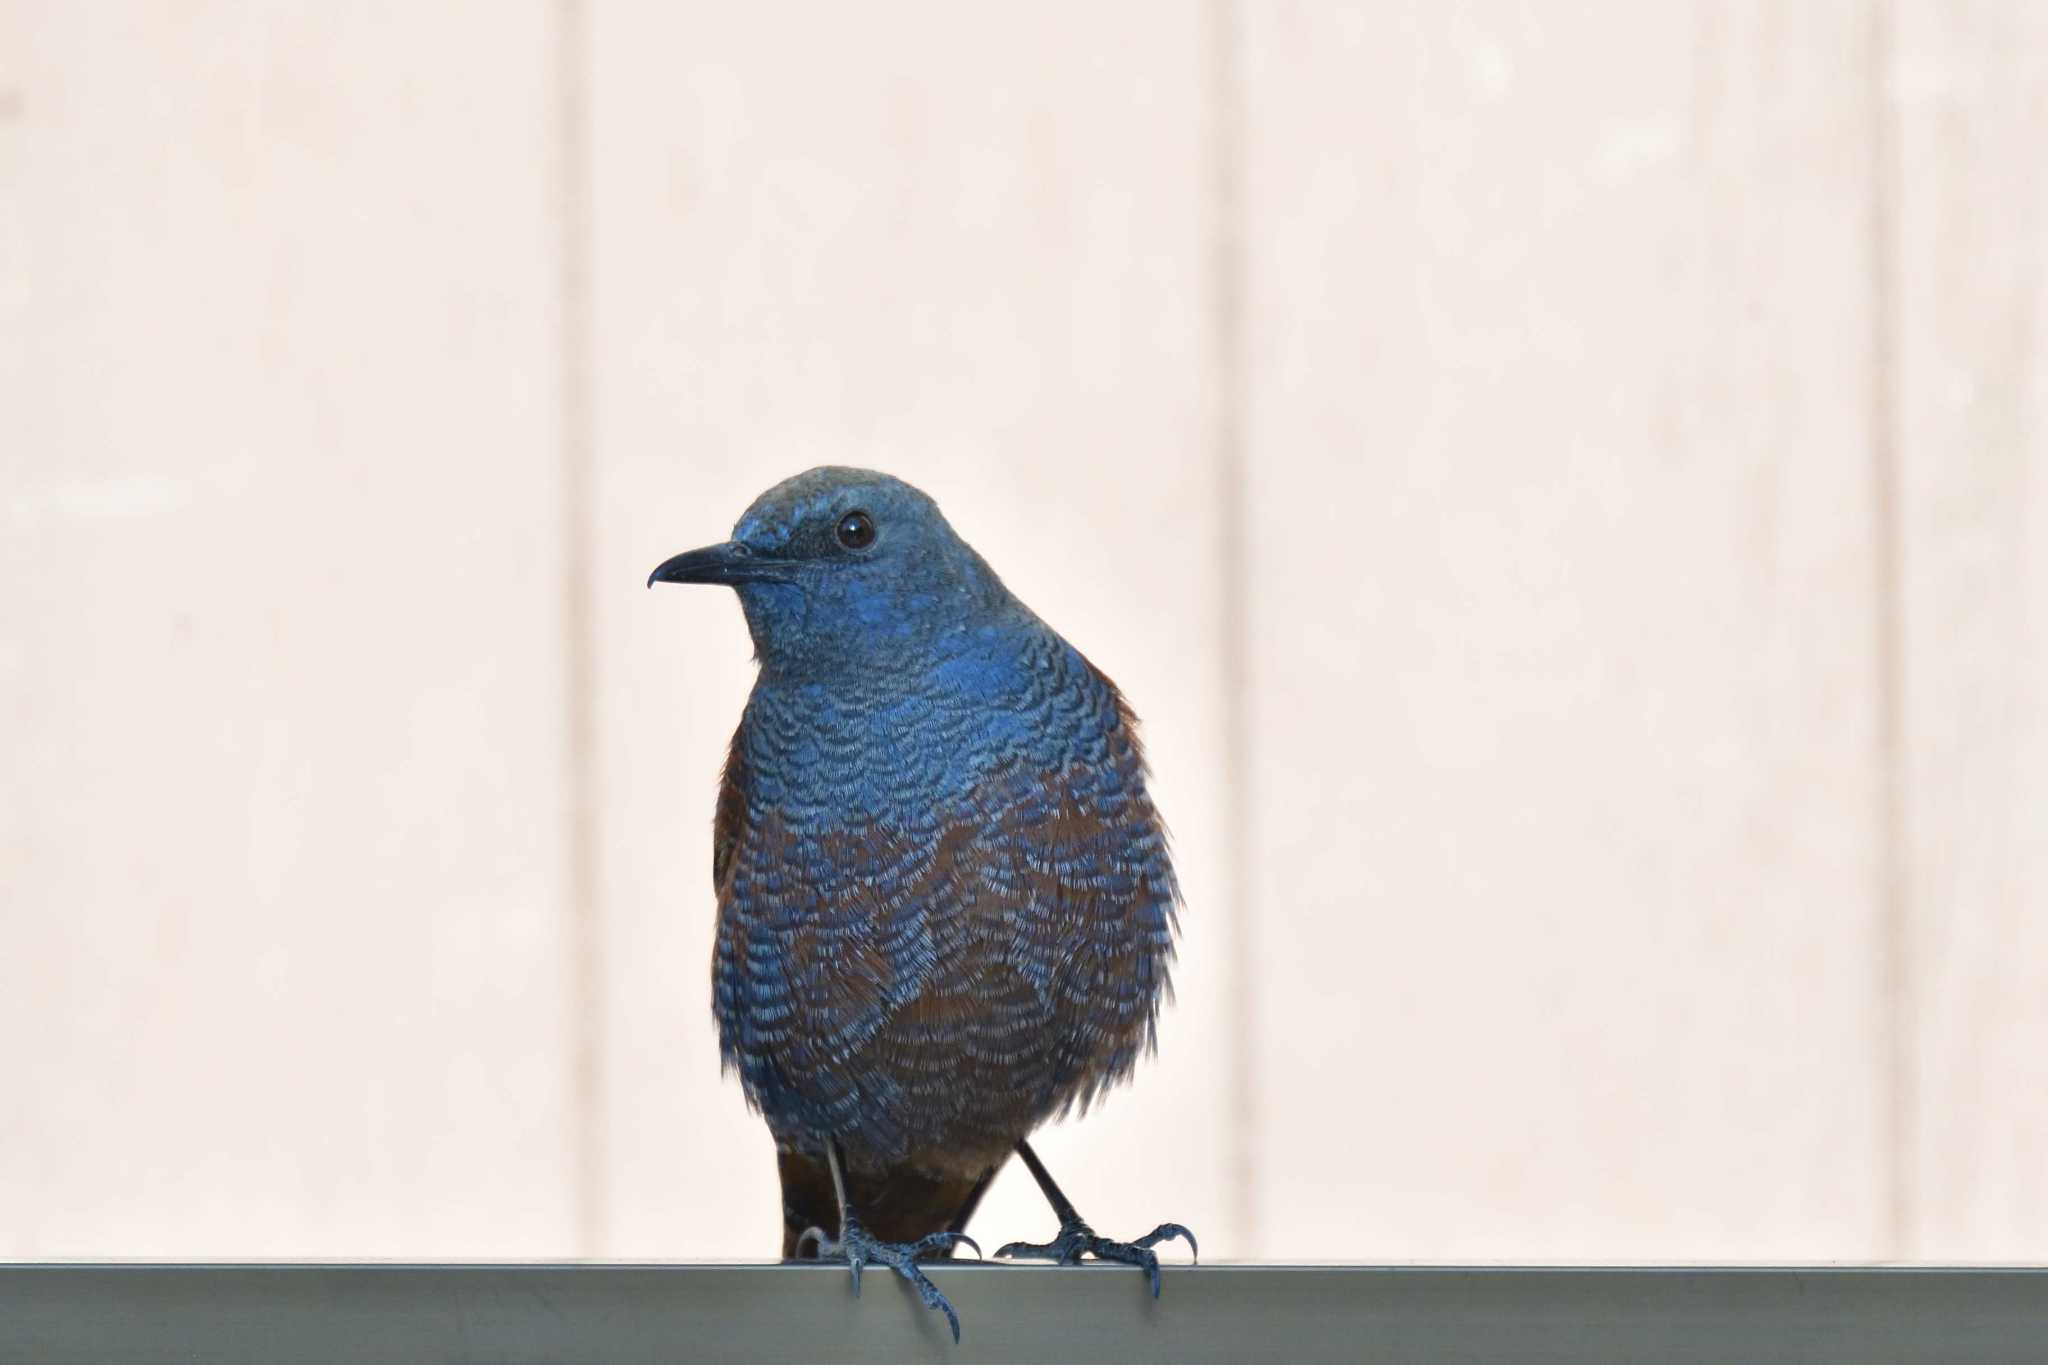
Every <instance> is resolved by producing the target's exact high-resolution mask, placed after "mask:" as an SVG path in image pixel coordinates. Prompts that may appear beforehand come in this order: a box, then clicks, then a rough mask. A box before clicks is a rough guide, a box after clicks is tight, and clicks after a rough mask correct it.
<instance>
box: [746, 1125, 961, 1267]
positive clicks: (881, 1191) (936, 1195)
mask: <svg viewBox="0 0 2048 1365" xmlns="http://www.w3.org/2000/svg"><path fill="white" fill-rule="evenodd" d="M776 1162H777V1165H778V1166H779V1167H780V1169H781V1174H782V1255H783V1257H784V1259H789V1258H792V1257H795V1256H796V1255H797V1245H796V1244H797V1239H798V1238H799V1237H801V1236H803V1234H804V1230H805V1229H806V1228H820V1229H823V1230H824V1232H825V1235H826V1236H828V1237H836V1236H838V1235H839V1200H838V1197H837V1196H836V1195H835V1194H834V1193H833V1191H832V1171H831V1169H830V1168H829V1167H828V1166H827V1165H826V1164H825V1159H824V1158H823V1157H822V1156H818V1157H812V1156H807V1155H803V1154H801V1153H797V1152H789V1151H782V1152H778V1153H776ZM997 1169H998V1167H995V1166H991V1167H989V1168H988V1169H987V1170H985V1171H983V1172H981V1173H980V1174H979V1175H965V1176H953V1175H941V1174H937V1173H934V1172H929V1171H920V1170H916V1169H913V1168H911V1167H909V1166H897V1167H893V1168H891V1169H890V1170H888V1171H885V1172H881V1173H874V1172H865V1171H864V1172H853V1171H848V1172H847V1173H846V1179H847V1190H846V1197H847V1202H848V1203H850V1204H852V1205H853V1208H854V1212H856V1213H858V1214H859V1215H860V1221H861V1225H862V1226H863V1227H865V1228H866V1229H867V1230H868V1232H869V1233H871V1234H872V1235H874V1236H875V1237H876V1238H878V1239H879V1240H881V1241H884V1242H915V1241H916V1240H917V1239H918V1238H920V1237H924V1236H926V1235H928V1234H930V1233H934V1232H964V1231H966V1229H967V1220H968V1219H970V1218H972V1217H973V1216H974V1210H975V1207H976V1206H977V1205H979V1204H980V1203H981V1196H982V1194H983V1192H984V1191H986V1190H987V1189H988V1184H989V1181H991V1180H993V1179H995V1175H996V1171H997ZM817 1254H818V1253H817V1248H816V1246H815V1244H813V1245H811V1246H806V1247H805V1248H804V1251H803V1255H804V1257H805V1258H806V1259H809V1258H812V1257H815V1256H816V1255H817ZM947 1254H949V1255H950V1254H951V1253H950V1252H949V1253H947Z"/></svg>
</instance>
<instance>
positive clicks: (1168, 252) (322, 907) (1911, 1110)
mask: <svg viewBox="0 0 2048 1365" xmlns="http://www.w3.org/2000/svg"><path fill="white" fill-rule="evenodd" d="M2043 145H2048V23H2044V20H2043V18H2042V17H2041V15H2040V13H2039V12H2038V9H2037V7H2035V6H2032V5H2030V4H2029V3H2028V2H2027V0H2004V2H2003V3H1983V4H1977V5H1972V6H1967V7H1964V6H1954V5H1937V4H1932V3H1917V2H1915V0H1901V3H1898V4H1896V5H1880V4H1875V3H1870V4H1855V3H1836V4H1825V5H1806V4H1794V3H1790V2H1789V0H1787V2H1786V3H1781V4H1727V3H1719V2H1718V0H1717V2H1716V3H1705V2H1704V0H1703V2H1702V3H1696V4H1683V5H1681V4H1659V5H1652V6H1643V5H1632V4H1623V3H1618V2H1617V3H1611V4H1602V5H1599V6H1595V7H1593V8H1592V9H1591V10H1586V9H1583V8H1581V9H1578V10H1576V11H1573V12H1567V11H1566V10H1565V9H1564V8H1562V7H1538V8H1531V7H1528V6H1521V5H1507V4H1487V5H1479V6H1467V7H1461V8H1457V9H1455V10H1453V9H1451V8H1448V7H1442V6H1432V5H1407V6H1394V5H1350V4H1334V3H1333V4H1327V5H1317V4H1277V3H1275V4H1260V3H1249V2H1248V0H1247V2H1246V3H1226V2H1224V0H1215V2H1213V3H1210V4H1208V5H1205V6H1195V5H1188V4H1180V3H1169V0H1157V3H1151V4H1127V5H1117V6H1101V5H1083V4H1079V3H1074V4H1060V5H1051V6H1046V5H1040V6H1008V7H995V6H987V7H962V6H954V5H945V4H937V3H933V4H927V5H911V4H893V5H887V6H883V7H881V8H880V9H879V10H878V9H877V8H876V7H873V6H868V7H862V8H861V9H860V11H859V15H858V17H855V15H854V11H853V10H852V8H851V7H837V6H824V5H817V6H783V7H763V6H716V5H693V6H686V7H674V6H656V5H628V4H610V3H601V2H600V0H588V2H587V3H576V2H575V0H520V2H519V3H513V4H488V5H487V4H481V3H473V4H466V5H441V6H388V7H367V6H347V7H335V6H324V5H312V4H305V5H286V4H282V3H274V2H273V3H255V2H254V0H219V2H218V3H212V4H202V5H196V6H185V7H179V8H177V9H175V10H172V9H170V8H168V7H162V6H151V5H132V6H131V5H115V4H101V5H76V4H54V3H47V4H39V3H27V2H26V0H0V566H4V572H0V737H4V741H0V759H4V766H0V898H4V899H0V1082H4V1092H0V1093H4V1096H5V1103H4V1105H0V1256H4V1257H54V1256H72V1255H107V1256H289V1255H322V1256H357V1255H373V1256H410V1257H435V1256H561V1255H611V1256H632V1257H664V1258H690V1257H706V1256H733V1257H751V1256H759V1255H762V1254H765V1253H766V1252H768V1251H769V1250H770V1249H771V1248H772V1245H773V1237H774V1229H775V1224H776V1215H775V1210H774V1195H773V1186H772V1175H771V1170H770V1166H769V1162H768V1160H767V1151H766V1143H765V1138H764V1136H763V1133H762V1131H761V1129H760V1127H759V1125H758V1121H757V1120H755V1119H754V1118H753V1117H751V1116H750V1115H748V1114H747V1113H746V1112H745V1110H744V1108H743V1106H742V1104H741V1102H740V1099H739V1095H738V1093H737V1089H736V1087H735V1086H734V1085H733V1084H731V1083H730V1082H726V1081H722V1080H721V1079H720V1077H719V1075H718V1071H717V1064H716V1058H715V1049H714V1046H713V1043H712V1040H711V1036H710V1021H709V1017H708V1006H707V999H706V997H707V979H706V978H707V968H706V961H707V952H708V944H709V936H710V922H711V901H710V895H709V889H708V880H709V878H708V871H707V863H708V826H709V819H710V809H711V799H712V794H713V782H714V776H715V772H716V767H717V763H718V761H719V759H720V757H721V754H722V749H723V744H724V741H725V738H726V736H727V735H728V733H729V731H730V727H731V724H732V722H733V720H734V718H735V717H736V715H737V712H738V708H739V705H740V703H741V701H742V699H743V697H744V694H745V689H746V686H747V680H748V676H749V665H748V662H747V652H748V651H747V644H746V639H745V632H744V629H743V627H742V625H741V622H740V620H739V615H738V612H737V611H736V610H735V609H734V607H733V606H732V604H731V603H730V602H728V601H723V600H720V599H719V598H717V597H716V596H715V595H713V594H709V593H704V594H686V593H683V592H680V591H677V592H671V593H662V594H650V593H647V592H644V591H642V590H641V588H640V586H639V584H640V582H641V580H642V579H643V578H644V576H645V573H646V570H647V569H648V567H650V566H651V565H652V564H653V563H654V562H655V561H656V560H658V559H660V558H661V557H663V556H665V555H666V554H668V553H671V552H673V551H675V550H678V549H682V548H685V547H687V546H690V545H694V544H698V543H701V542H703V541H705V540H709V539H712V538H715V537H716V536H718V535H719V534H720V533H721V532H722V530H723V529H724V528H725V527H726V526H727V525H728V524H729V523H730V522H731V520H732V519H733V517H734V515H735V514H736V513H737V511H738V510H739V509H740V507H742V506H743V505H744V504H745V502H746V501H747V500H748V499H749V498H750V497H751V496H752V495H753V494H754V493H755V492H757V491H758V490H759V489H760V488H761V487H763V486H765V485H766V484H767V483H769V482H772V481H773V480H775V479H777V478H779V477H781V476H783V475H784V474H787V473H789V472H792V471H794V470H796V469H799V468H802V467H804V466H806V465H808V464H812V463H818V462H822V461H827V460H830V461H842V462H855V463H866V464H873V465H878V466H882V467H886V468H889V469H892V470H894V471H896V472H899V473H901V474H903V475H905V476H907V477H909V478H911V479H913V480H914V481H917V482H919V483H921V484H923V485H925V486H926V487H928V488H929V489H930V490H931V491H932V492H934V493H935V494H937V495H938V496H939V497H940V498H941V499H942V501H944V503H945V504H946V506H947V508H948V509H949V511H950V512H951V514H952V516H953V518H954V520H955V522H956V524H957V525H959V526H960V527H961V528H962V530H963V531H964V532H965V533H966V534H967V535H968V536H969V537H970V538H972V539H973V540H974V541H975V543H976V544H977V545H979V546H980V547H981V548H982V549H983V550H984V551H985V552H986V553H987V555H988V556H989V558H990V559H991V560H992V561H993V562H994V563H995V564H996V565H997V566H998V568H999V569H1001V571H1002V572H1003V573H1004V574H1005V576H1006V578H1007V579H1008V580H1009V581H1010V582H1011V584H1012V585H1013V586H1014V587H1016V588H1017V589H1018V590H1019V592H1020V593H1021V594H1022V595H1023V596H1024V597H1025V598H1026V599H1027V600H1029V601H1030V602H1031V603H1032V604H1033V605H1034V606H1036V607H1037V608H1038V609H1039V610H1040V611H1041V612H1042V613H1043V614H1044V615H1046V616H1047V617H1048V618H1049V619H1051V620H1052V621H1054V622H1055V623H1057V624H1058V625H1059V626H1060V627H1061V628H1062V629H1063V630H1065V631H1066V632H1067V633H1068V634H1069V635H1070V636H1071V637H1072V638H1073V639H1074V640H1075V642H1076V643H1077V644H1079V645H1080V646H1081V647H1082V648H1083V649H1084V650H1086V651H1087V652H1089V653H1090V654H1091V656H1093V657H1094V658H1096V659H1097V660H1098V662H1100V663H1101V664H1103V666H1104V667H1105V668H1107V669H1108V670H1109V671H1110V672H1112V673H1113V674H1114V675H1115V676H1116V677H1117V678H1118V679H1119V681H1121V682H1122V683H1123V684H1124V686H1125V688H1126V690H1127V691H1128V692H1129V693H1130V695H1131V696H1132V697H1133V699H1134V700H1135V702H1136V703H1137V705H1138V706H1139V708H1140V710H1141V712H1142V713H1143V714H1144V716H1145V718H1146V720H1147V724H1148V728H1149V732H1150V736H1151V740H1152V746H1153V752H1154V755H1155V758H1156V767H1157V770H1158V777H1157V786H1158V792H1159V796H1160V800H1161V803H1162V805H1163V806H1164V807H1165V809H1166V812H1167V814H1168V817H1169V819H1170V820H1171V821H1172V823H1173V825H1174V829H1175V833H1176V835H1177V838H1178V846H1179V848H1180V850H1181V856H1182V859H1183V864H1184V870H1185V880H1186V883H1187V889H1188V893H1189V898H1190V907H1189V911H1188V914H1187V917H1186V927H1187V938H1186V946H1185V951H1184V962H1183V967H1182V970H1181V972H1180V982H1181V991H1180V1000H1179V1003H1178V1005H1177V1006H1176V1007H1175V1008H1174V1010H1173V1011H1172V1013H1171V1014H1170V1016H1169V1018H1168V1020H1167V1022H1166V1025H1165V1028H1164V1030H1163V1048H1162V1055H1161V1057H1160V1058H1159V1060H1158V1061H1157V1063H1156V1064H1154V1065H1152V1066H1151V1067H1149V1068H1148V1069H1147V1070H1146V1071H1145V1072H1143V1073H1142V1074H1141V1077H1140V1080H1139V1083H1138V1085H1137V1087H1136V1088H1135V1089H1134V1090H1132V1091H1130V1092H1128V1093H1126V1094H1123V1095H1120V1096H1118V1097H1117V1098H1116V1099H1114V1100H1113V1101H1112V1102H1111V1103H1110V1105H1109V1106H1108V1108H1107V1109H1106V1110H1104V1111H1103V1112H1102V1113H1100V1114H1099V1115H1097V1116H1094V1117H1091V1118H1089V1119H1088V1120H1086V1121H1085V1122H1082V1123H1070V1124H1068V1125H1066V1126H1064V1127H1061V1128H1059V1129H1057V1130H1054V1131H1053V1132H1051V1133H1050V1134H1048V1136H1047V1140H1046V1143H1045V1149H1046V1152H1047V1157H1048V1160H1049V1161H1050V1162H1052V1164H1053V1165H1054V1169H1055V1170H1056V1171H1058V1172H1060V1173H1061V1175H1062V1178H1063V1179H1064V1180H1065V1181H1066V1183H1067V1184H1068V1186H1069V1188H1070V1190H1071V1191H1072V1192H1073V1193H1074V1194H1075V1195H1076V1197H1077V1198H1078V1199H1079V1200H1080V1201H1081V1202H1082V1204H1083V1207H1084V1209H1085V1210H1086V1211H1087V1212H1089V1213H1090V1215H1091V1216H1092V1217H1093V1218H1094V1219H1095V1221H1096V1222H1097V1223H1098V1225H1100V1226H1103V1227H1105V1228H1107V1229H1113V1230H1116V1231H1137V1230H1141V1227H1149V1226H1150V1225H1151V1223H1152V1222H1153V1221H1157V1220H1158V1219H1160V1218H1163V1217H1176V1218H1180V1219H1182V1220H1184V1221H1187V1222H1189V1223H1192V1224H1194V1225H1195V1226H1196V1227H1197V1228H1198V1230H1199V1231H1200V1232H1201V1233H1202V1234H1203V1244H1204V1247H1205V1248H1206V1249H1207V1250H1209V1251H1210V1253H1211V1254H1212V1255H1214V1256H1218V1257H1226V1258H1228V1257H1243V1256H1270V1257H1281V1258H1304V1257H1370V1258H1408V1257H1421V1258H1439V1257H1441V1258H1567V1257H1569V1258H1579V1257H1595V1258H1672V1257H1679V1258H1698V1257H1733V1258H1765V1257H1873V1256H1907V1257H2014V1258H2034V1259H2040V1258H2042V1257H2044V1256H2048V1234H2044V1233H2043V1231H2042V1228H2043V1226H2044V1224H2043V1217H2042V1215H2043V1213H2044V1212H2048V1180H2044V1178H2043V1175H2042V1169H2043V1167H2042V1164H2041V1162H2040V1161H2039V1159H2038V1153H2039V1152H2040V1151H2041V1150H2043V1148H2044V1146H2048V1101H2044V1099H2043V1096H2044V1095H2048V1074H2044V1073H2048V1065H2044V1062H2043V1056H2044V1053H2043V1046H2044V1038H2048V1006H2044V1004H2043V1001H2044V1000H2048V842H2044V838H2048V836H2044V833H2043V822H2042V818H2041V816H2040V815H2039V813H2038V812H2039V811H2040V809H2041V807H2042V804H2043V801H2044V800H2048V728H2044V723H2043V719H2042V712H2041V703H2040V689H2041V688H2042V686H2043V685H2044V684H2048V661H2044V654H2043V642H2044V640H2048V614H2044V611H2048V608H2044V605H2043V604H2044V603H2048V552H2044V551H2043V549H2042V548H2041V542H2042V539H2043V537H2042V533H2041V530H2040V528H2041V527H2042V526H2043V525H2048V491H2044V490H2048V465H2044V456H2048V425H2044V424H2048V380H2044V378H2043V376H2044V374H2048V356H2044V354H2043V335H2044V332H2043V328H2042V318H2043V317H2044V316H2048V190H2044V183H2048V182H2044V179H2043V177H2042V176H2041V174H2040V173H2039V172H2038V170H2037V169H2036V166H2037V163H2038V162H2039V159H2040V158H2039V151H2038V149H2039V148H2040V147H2041V146H2043ZM1047 1227H1048V1225H1047V1221H1046V1217H1045V1215H1044V1213H1043V1211H1042V1208H1041V1206H1040V1205H1039V1203H1038V1201H1037V1197H1036V1195H1035V1193H1034V1192H1033V1191H1032V1190H1031V1188H1030V1186H1029V1183H1028V1181H1025V1180H1023V1179H1022V1177H1020V1176H1010V1177H1006V1178H1005V1180H1004V1181H1003V1182H1001V1183H1000V1184H999V1186H998V1188H997V1191H996V1192H995V1194H994V1195H993V1196H992V1198H991V1200H990V1202H989V1204H988V1207H987V1213H986V1214H985V1215H984V1217H983V1219H982V1221H981V1229H980V1230H983V1231H986V1232H988V1233H989V1234H991V1235H994V1236H996V1237H997V1238H998V1239H999V1240H1000V1239H1004V1238H1008V1237H1013V1236H1025V1235H1027V1234H1030V1235H1036V1234H1038V1233H1041V1232H1043V1231H1045V1230H1047Z"/></svg>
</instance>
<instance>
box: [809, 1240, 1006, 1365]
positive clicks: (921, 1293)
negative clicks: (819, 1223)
mask: <svg viewBox="0 0 2048 1365" xmlns="http://www.w3.org/2000/svg"><path fill="white" fill-rule="evenodd" d="M812 1243H815V1244H816V1245H817V1248H818V1259H819V1260H821V1261H835V1260H844V1261H845V1262H846V1264H847V1265H848V1266H849V1267H851V1268H852V1270H853V1292H854V1295H855V1297H858V1296H859V1294H860V1273H861V1271H862V1270H863V1269H865V1268H866V1267H867V1266H869V1265H885V1266H888V1267H889V1268H890V1269H891V1270H894V1271H895V1272H896V1273H897V1274H898V1275H901V1276H902V1277H903V1278H904V1279H906V1280H908V1281H909V1282H910V1287H911V1288H912V1289H915V1290H916V1291H917V1296H918V1297H919V1298H920V1299H923V1300H924V1306H925V1307H927V1308H936V1309H938V1310H939V1311H940V1312H941V1313H944V1314H945V1315H946V1323H947V1325H948V1326H950V1327H951V1328H952V1329H953V1341H954V1343H955V1344H958V1342H959V1340H960V1315H959V1314H958V1313H955V1312H954V1311H953V1305H952V1304H950V1303H948V1302H947V1301H946V1296H945V1295H944V1294H941V1293H940V1292H939V1287H938V1286H937V1285H935V1284H933V1283H932V1282H931V1280H930V1279H929V1278H928V1277H927V1276H926V1275H925V1273H924V1272H923V1271H922V1270H919V1269H918V1268H917V1263H918V1261H919V1260H921V1259H924V1258H927V1257H933V1256H937V1255H938V1254H939V1253H941V1252H946V1251H951V1250H952V1249H953V1248H954V1247H956V1246H959V1245H961V1244H962V1243H965V1244H966V1245H968V1246H971V1247H973V1248H974V1254H975V1255H976V1256H979V1255H981V1244H980V1243H978V1242H976V1241H975V1240H974V1239H973V1238H972V1237H969V1236H968V1235H967V1234H966V1233H964V1232H935V1233H933V1234H931V1236H929V1237H920V1238H919V1239H918V1240H917V1241H915V1242H878V1241H876V1240H875V1239H874V1238H873V1237H871V1236H870V1235H869V1234H868V1230H867V1229H866V1228H864V1227H862V1226H861V1225H860V1224H859V1223H857V1222H854V1221H852V1220H851V1219H849V1220H848V1221H847V1225H846V1228H845V1230H844V1232H843V1234H842V1235H841V1236H840V1237H838V1238H837V1239H834V1238H831V1237H827V1236H826V1235H825V1230H824V1229H823V1228H816V1227H810V1228H805V1229H804V1230H803V1232H802V1233H801V1234H800V1235H799V1236H798V1237H797V1239H796V1249H797V1250H798V1252H802V1250H803V1249H804V1247H805V1246H807V1245H809V1244H812Z"/></svg>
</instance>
